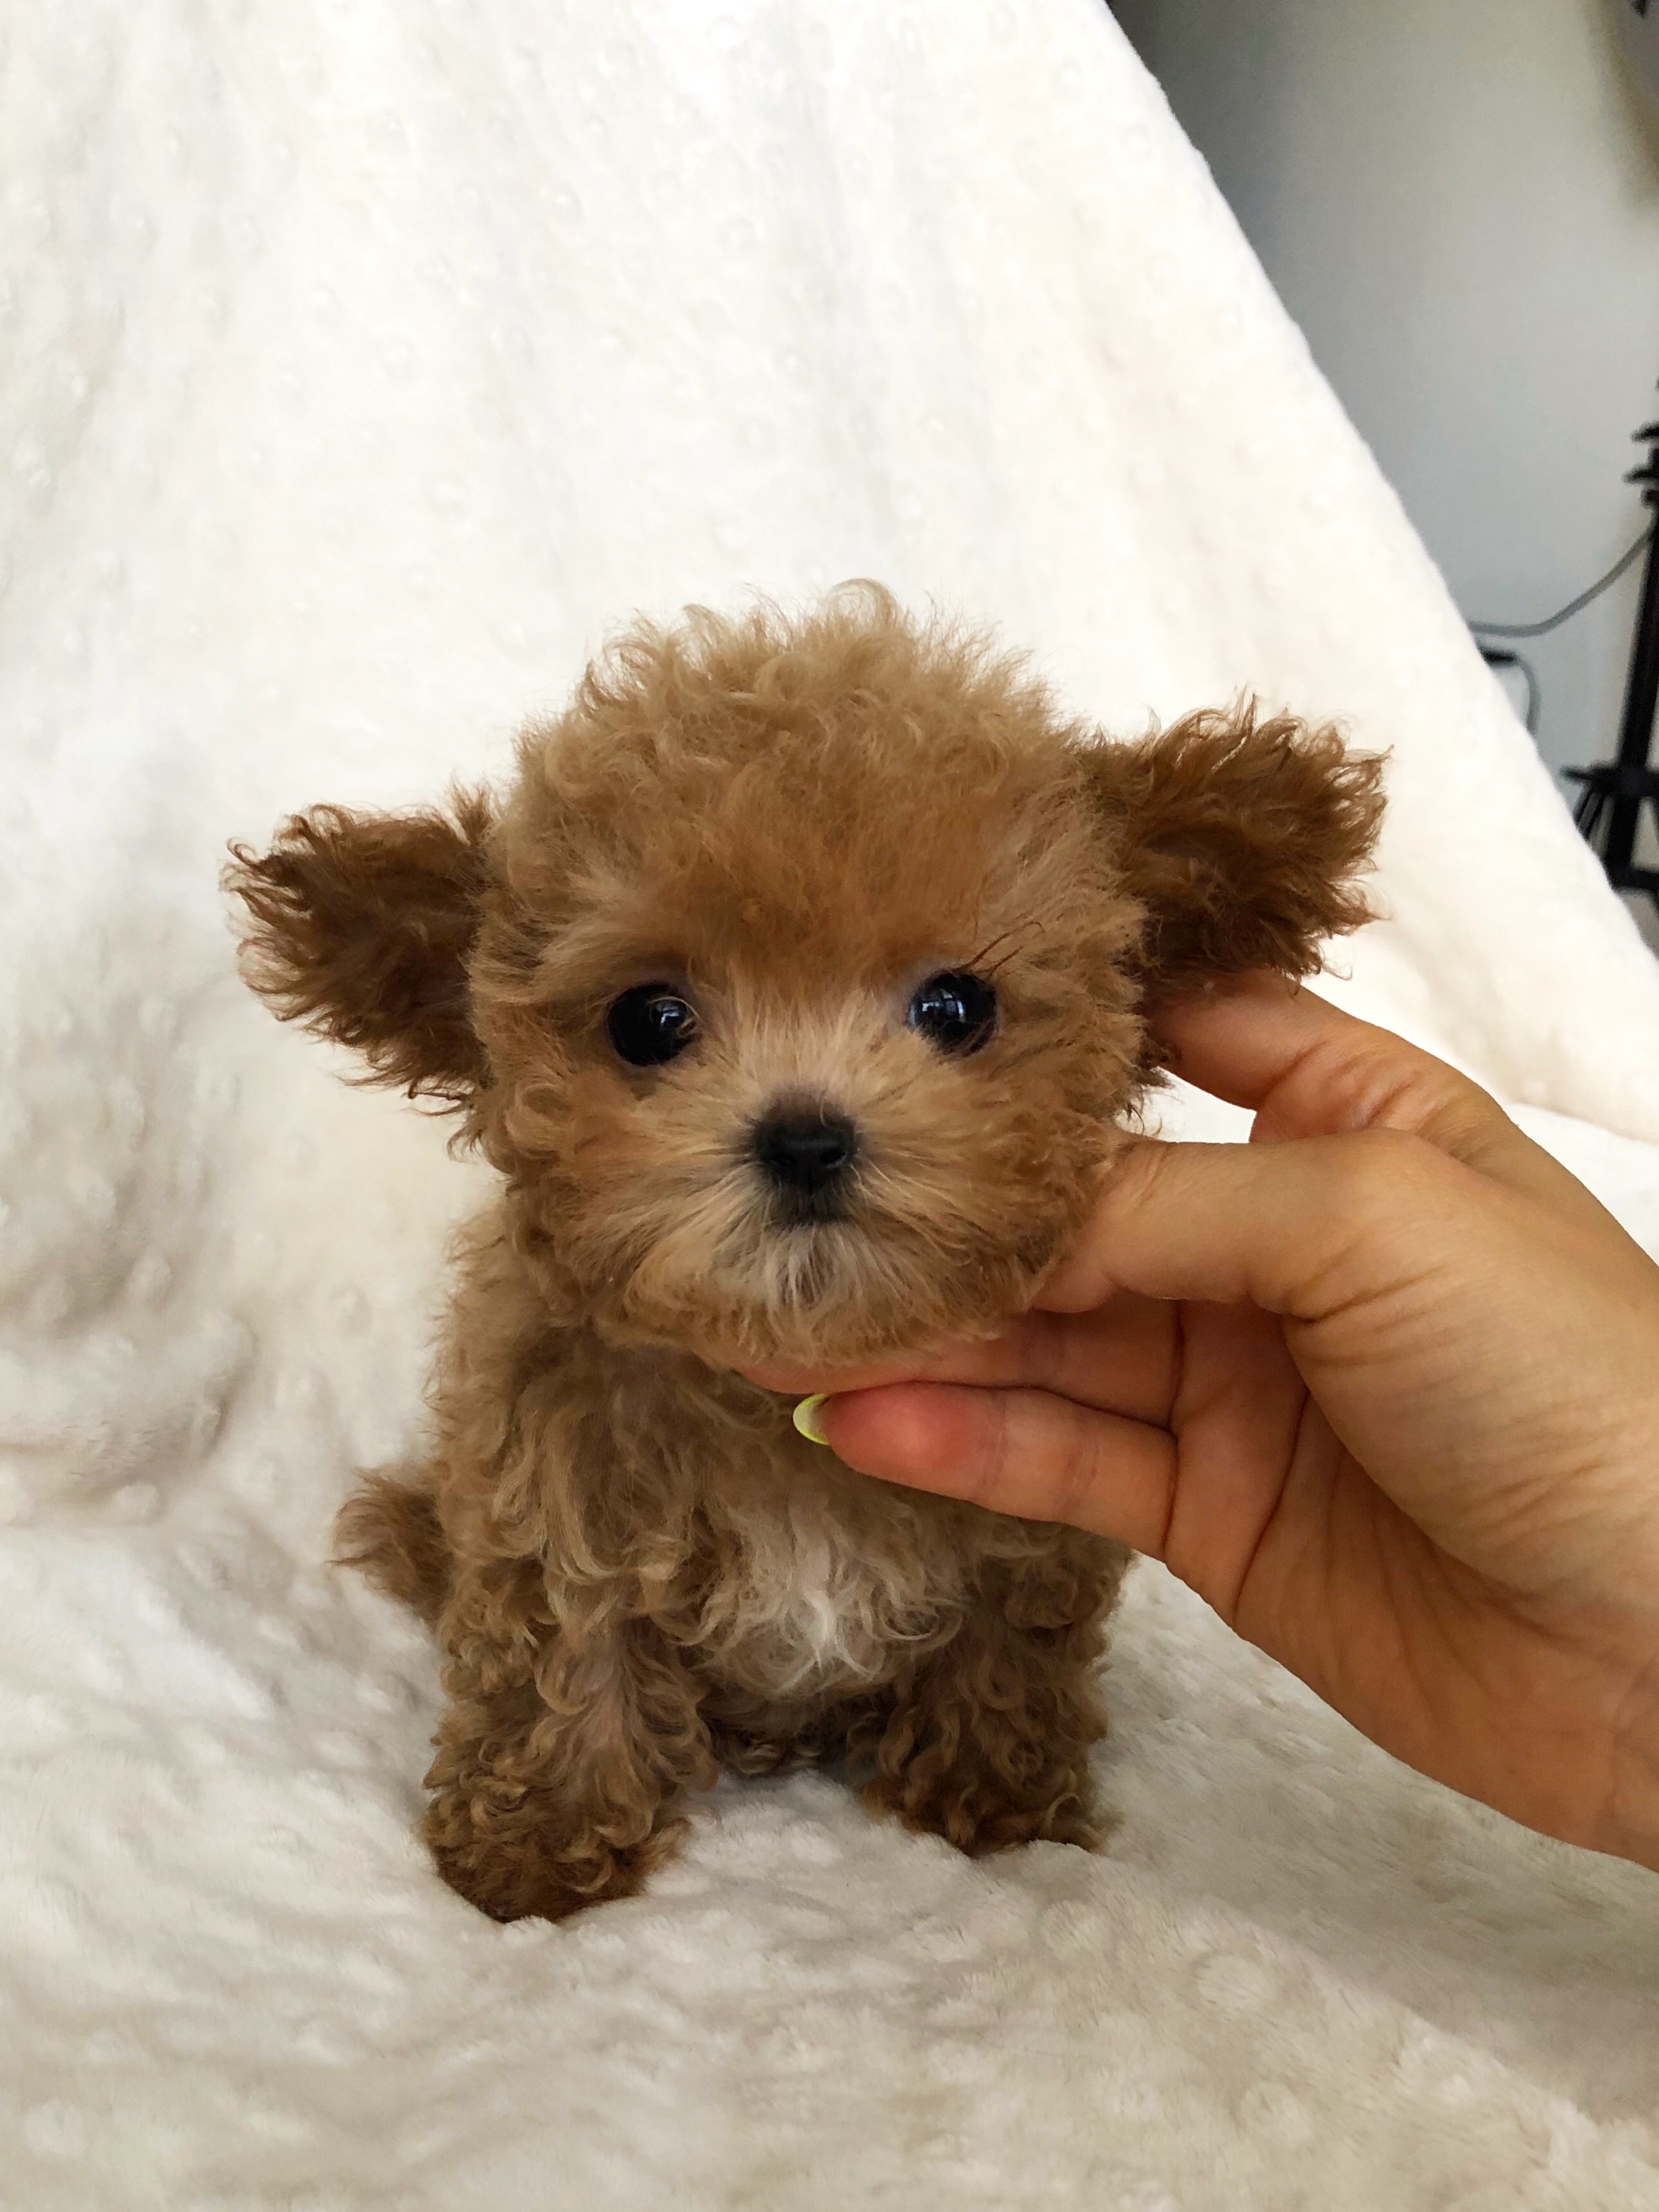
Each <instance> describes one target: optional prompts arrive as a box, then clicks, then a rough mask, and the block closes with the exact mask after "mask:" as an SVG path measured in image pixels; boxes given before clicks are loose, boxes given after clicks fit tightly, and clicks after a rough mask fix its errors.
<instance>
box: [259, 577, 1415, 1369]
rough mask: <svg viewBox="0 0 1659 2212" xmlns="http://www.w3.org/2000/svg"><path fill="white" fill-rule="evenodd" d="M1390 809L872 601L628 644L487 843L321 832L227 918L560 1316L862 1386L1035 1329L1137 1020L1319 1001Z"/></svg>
mask: <svg viewBox="0 0 1659 2212" xmlns="http://www.w3.org/2000/svg"><path fill="white" fill-rule="evenodd" d="M1377 786H1378V770H1377V767H1376V763H1373V762H1369V761H1362V760H1357V759H1354V758H1352V757H1349V756H1347V755H1346V754H1345V752H1344V751H1343V749H1342V747H1341V744H1340V741H1339V740H1338V739H1337V738H1336V737H1335V736H1334V734H1333V733H1332V732H1329V731H1310V730H1307V729H1305V728H1304V727H1302V726H1299V725H1297V724H1296V723H1293V722H1291V721H1289V720H1275V721H1271V722H1258V721H1256V720H1255V719H1254V717H1253V715H1252V714H1250V713H1249V712H1248V711H1246V712H1241V713H1238V714H1234V715H1231V716H1227V715H1221V714H1206V715H1197V716H1194V717H1192V718H1191V719H1189V720H1187V721H1185V722H1183V723H1181V724H1179V725H1177V726H1176V727H1174V728H1172V729H1170V730H1169V731H1166V732H1163V733H1162V734H1161V735H1159V736H1157V737H1153V738H1148V739H1146V740H1145V741H1144V742H1141V743H1138V744H1101V743H1098V742H1096V741H1093V740H1092V739H1091V737H1090V735H1089V733H1087V732H1084V731H1083V730H1081V729H1079V728H1078V727H1077V726H1073V725H1068V724H1066V722H1065V721H1063V720H1061V719H1060V717H1059V716H1058V715H1057V714H1056V713H1055V711H1054V708H1053V706H1052V705H1051V703H1050V702H1049V700H1048V697H1047V696H1046V695H1045V694H1044V692H1043V691H1042V689H1041V687H1040V686H1038V685H1036V684H1034V683H1032V682H1030V680H1028V679H1027V678H1025V677H1024V675H1023V674H1022V673H1021V671H1020V669H1019V667H1018V665H1017V664H1015V663H1012V662H1010V661H1007V660H1004V659H997V658H995V657H994V656H993V655H992V654H991V653H989V651H988V650H987V647H985V645H984V644H983V642H982V641H979V640H977V639H975V638H972V637H968V636H964V635H960V634H957V633H956V632H953V631H951V630H949V629H945V628H943V627H941V626H938V625H935V626H933V627H923V626H921V625H918V624H916V623H911V622H909V621H908V620H906V619H905V618H904V617H902V615H901V614H900V612H899V611H898V610H897V609H896V606H895V605H893V603H892V602H891V601H890V599H887V598H886V596H885V595H884V594H882V593H878V592H874V591H872V590H865V591H860V592H842V593H841V594H837V595H836V597H835V598H833V599H831V600H830V601H829V604H828V605H826V606H825V607H824V608H823V610H821V611H819V612H818V613H817V614H816V615H814V616H812V617H809V618H807V619H805V620H802V621H799V622H793V623H791V622H787V621H786V620H785V619H784V618H782V617H780V616H778V615H776V614H775V613H773V612H771V611H758V612H756V613H753V614H751V615H750V616H748V617H744V618H743V619H740V620H737V621H721V620H717V619H715V618H714V617H711V616H707V615H701V614H699V615H694V616H693V617H691V618H690V619H689V620H688V622H687V623H685V624H684V626H683V627H682V628H680V629H678V630H675V631H673V632H669V633H665V632H662V631H659V630H657V629H650V628H647V627H640V628H637V629H635V630H633V631H632V632H631V633H629V635H627V636H626V637H625V638H624V639H623V641H621V642H620V643H619V644H618V645H617V647H615V648H613V650H612V652H611V653H610V654H609V655H608V656H607V657H606V659H605V660H603V661H602V662H600V663H599V664H598V665H596V666H595V667H594V668H592V669H591V670H590V671H589V672H588V674H587V676H586V678H585V680H584V682H583V684H582V685H581V687H580V690H579V692H578V694H577V696H576V698H575V701H574V703H573V705H572V707H571V708H570V709H569V710H568V713H567V714H565V715H564V716H563V717H562V719H561V720H559V721H557V722H556V723H555V724H553V725H551V726H548V727H544V728H533V729H532V730H531V731H529V732H527V733H526V736H525V737H524V738H523V739H522V740H521V743H520V767H519V775H518V778H517V781H516V783H515V785H514V786H513V789H512V790H511V792H510V793H509V794H508V795H507V799H506V800H505V803H504V804H503V805H501V807H500V809H499V810H495V809H492V807H491V806H490V805H489V803H488V802H487V801H486V800H485V799H483V798H482V797H480V796H478V795H476V794H475V795H458V797H457V799H455V801H454V803H453V807H452V809H451V811H448V812H447V813H437V812H432V813H423V814H415V815H408V816H395V817H386V816H380V817H375V816H368V815H362V814H349V813H344V812H342V811H337V810H330V809H319V810H317V811H313V813H311V814H309V815H306V816H301V817H296V818H295V820H294V821H292V822H290V823H288V825H287V826H286V828H285V829H284V830H283V833H282V836H281V837H280V838H279V840H278V842H277V843H276V846H275V847H274V848H273V849H272V850H271V851H270V853H268V854H264V855H262V856H258V855H255V854H252V853H251V852H249V851H247V850H246V848H239V849H238V850H237V853H236V855H235V864H234V867H233V869H232V871H231V873H230V877H229V881H230V883H231V884H232V887H233V888H234V890H237V891H238V892H239V893H240V896H241V897H242V898H243V900H244V901H245V902H246V906H247V908H248V910H249V913H250V915H251V917H252V922H251V927H250V930H249V932H248V935H247V939H246V953H245V960H246V971H247V973H248V975H249V980H250V981H252V983H253V984H254V986H255V987H256V988H258V989H259V990H261V991H262V992H263V993H264V994H265V995H266V996H267V997H268V998H270V1000H271V1001H272V1002H273V1003H274V1004H275V1006H276V1009H277V1011H278V1012H281V1013H282V1014H283V1015H284V1016H285V1017H289V1018H301V1019H303V1020H305V1021H307V1023H308V1024H310V1025H311V1026H313V1028H316V1029H318V1030H321V1031H323V1032H324V1033H325V1034H327V1035H329V1036H334V1037H336V1038H337V1039H339V1040H340V1041H342V1042H345V1043H347V1044H349V1045H352V1046H354V1047H356V1048H357V1049H358V1050H359V1051H360V1052H361V1053H362V1054H363V1055H364V1056H365V1057H366V1059H367V1060H368V1065H369V1069H370V1072H371V1076H372V1078H373V1079H378V1080H381V1081H386V1082H390V1083H396V1084H398V1085H401V1086H403V1087H404V1088H405V1089H407V1090H408V1091H410V1093H411V1094H422V1093H424V1094H427V1095H429V1096H433V1097H437V1098H439V1099H441V1100H442V1101H443V1102H445V1103H447V1104H450V1105H452V1106H455V1107H458V1108H459V1109H461V1110H462V1111H464V1113H465V1115H466V1117H467V1126H468V1129H469V1132H470V1133H471V1135H472V1136H473V1137H475V1138H476V1139H477V1140H478V1141H479V1142H480V1143H481V1144H482V1145H483V1147H484V1149H485V1151H486V1152H487V1153H488V1155H489V1158H491V1159H492V1160H493V1161H494V1162H495V1164H496V1165H497V1166H498V1167H500V1168H501V1170H503V1171H504V1173H505V1174H506V1175H507V1178H508V1182H509V1202H510V1206H511V1208H512V1211H513V1223H514V1233H515V1236H516V1237H517V1238H518V1240H519V1243H520V1248H521V1249H523V1250H524V1251H525V1252H526V1255H527V1256H529V1257H530V1258H531V1259H532V1261H533V1262H534V1263H535V1264H536V1265H537V1266H538V1269H539V1271H540V1273H541V1276H542V1279H543V1280H544V1284H545V1285H546V1289H547V1294H548V1297H549V1299H550V1304H551V1306H552V1307H553V1308H554V1309H555V1310H556V1311H559V1312H561V1313H562V1314H563V1315H565V1316H570V1315H574V1314H575V1313H578V1312H580V1313H583V1314H586V1316H588V1317H590V1318H591V1319H592V1320H593V1321H594V1322H596V1323H597V1324H598V1325H599V1327H600V1328H603V1329H604V1330H605V1332H606V1333H607V1334H611V1336H613V1337H615V1338H617V1339H619V1340H644V1341H654V1342H668V1343H672V1344H675V1345H678V1346H682V1347H684V1348H685V1349H688V1350H691V1351H694V1352H697V1353H699V1354H701V1355H702V1356H703V1357H704V1358H708V1359H710V1360H714V1361H716V1362H719V1363H721V1364H727V1363H729V1364H740V1363H741V1364H754V1363H756V1362H759V1361H763V1360H772V1359H787V1360H791V1361H796V1362H811V1363H817V1364H832V1365H833V1364H848V1363H850V1362H853V1361H855V1360H861V1359H865V1358H872V1357H875V1356H878V1355H880V1354H882V1353H884V1352H890V1351H894V1350H896V1349H898V1348H901V1347H902V1346H912V1345H915V1344H919V1343H921V1342H922V1341H924V1340H927V1339H928V1338H930V1337H933V1336H937V1335H939V1334H945V1333H957V1332H961V1331H965V1330H973V1329H977V1328H988V1327H990V1326H992V1325H994V1323H995V1322H997V1321H998V1320H999V1319H1000V1318H1002V1317H1004V1316H1007V1315H1008V1314H1010V1313H1011V1312H1012V1311H1015V1310H1018V1309H1019V1308H1020V1307H1021V1306H1022V1305H1023V1304H1024V1303H1026V1302H1027V1300H1028V1299H1029V1298H1030V1295H1031V1293H1032V1291H1033V1290H1034V1289H1035V1288H1036V1285H1037V1283H1038V1281H1039V1280H1040V1279H1041V1277H1042V1273H1043V1272H1044V1271H1045V1269H1046V1268H1047V1267H1048V1266H1049V1265H1050V1263H1051V1262H1052V1261H1053V1260H1054V1257H1055V1255H1056V1253H1057V1251H1058V1249H1060V1245H1061V1244H1062V1243H1063V1242H1064V1240H1065V1238H1066V1234H1067V1231H1069V1230H1070V1229H1071V1228H1072V1227H1073V1225H1075V1224H1076V1222H1077V1221H1078V1219H1079V1217H1080V1215H1081V1213H1082V1212H1083V1210H1084V1208H1085V1206H1086V1205H1087V1203H1088V1199H1089V1194H1090V1190H1091V1185H1092V1183H1093V1181H1094V1179H1095V1177H1096V1176H1097V1173H1098V1171H1099V1169H1100V1166H1101V1164H1102V1163H1103V1160H1104V1159H1105V1158H1107V1157H1108V1156H1109V1153H1110V1152H1111V1150H1112V1148H1113V1146H1114V1144H1115V1140H1116V1133H1117V1131H1118V1129H1119V1127H1120V1126H1121V1120H1122V1117H1123V1116H1124V1115H1125V1113H1126V1111H1127V1109H1129V1108H1131V1107H1132V1106H1133V1103H1134V1102H1135V1100H1136V1099H1137V1097H1138V1096H1139V1093H1140V1091H1142V1089H1143V1088H1144V1087H1145V1085H1146V1081H1147V1080H1148V1079H1149V1077H1150V1075H1151V1073H1152V1058H1151V1056H1150V1054H1149V1048H1148V1044H1147V1041H1146V1030H1145V1027H1144V1024H1143V1013H1144V1010H1145V1008H1146V1005H1147V1004H1148V1002H1149V1001H1150V1000H1153V999H1155V998H1156V997H1158V996H1159V995H1164V994H1174V993H1176V992H1179V991H1181V990H1182V989H1187V988H1190V987H1194V986H1195V985H1197V984H1199V983H1200V982H1202V981H1206V980H1207V979H1211V978H1213V977H1217V976H1221V975H1228V974H1232V973H1237V972H1240V971H1242V970H1243V969H1248V968H1256V967H1268V968H1276V969H1279V970H1281V971H1282V972H1284V973H1285V974H1288V975H1299V974H1304V973H1306V972H1308V971H1310V969H1313V968H1315V967H1316V965H1317V963H1318V948H1319V945H1320V944H1321V942H1322V939H1325V938H1326V937H1328V936H1329V935H1330V934H1331V933H1334V932H1336V931H1340V930H1344V929H1349V928H1352V927H1355V926H1356V925H1357V924H1358V922H1360V921H1363V920H1364V905H1363V903H1362V902H1361V900H1360V898H1359V896H1358V894H1357V892H1356V890H1355V889H1354V884H1353V878H1354V877H1355V875H1356V873H1357V872H1358V870H1359V869H1360V868H1361V867H1362V866H1363V865H1364V860H1365V859H1366V856H1367V854H1368V852H1369V849H1370V843H1371V841H1372V838H1373V836H1374V834H1375V830H1376V823H1377V818H1378V814H1379V811H1380V805H1381V801H1380V799H1379V796H1378V788H1377Z"/></svg>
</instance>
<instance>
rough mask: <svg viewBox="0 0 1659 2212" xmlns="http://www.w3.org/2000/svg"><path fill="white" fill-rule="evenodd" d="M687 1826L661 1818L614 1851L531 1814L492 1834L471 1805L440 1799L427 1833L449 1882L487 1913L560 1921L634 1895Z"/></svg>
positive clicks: (431, 1812) (497, 1916)
mask: <svg viewBox="0 0 1659 2212" xmlns="http://www.w3.org/2000/svg"><path fill="white" fill-rule="evenodd" d="M684 1826H685V1823H684V1820H668V1821H665V1822H663V1823H662V1824H661V1826H659V1827H658V1828H656V1829H655V1830H653V1832H652V1833H651V1835H649V1836H648V1837H647V1838H646V1840H645V1841H644V1842H643V1843H642V1844H633V1845H631V1846H629V1847H627V1848H625V1849H620V1850H619V1849H617V1848H616V1847H614V1846H612V1845H611V1844H606V1843H605V1842H604V1841H603V1840H602V1839H600V1838H598V1837H593V1836H587V1837H581V1836H576V1837H573V1836H571V1835H569V1834H568V1833H565V1834H561V1833H560V1832H558V1828H557V1825H556V1823H555V1822H551V1821H550V1822H547V1823H544V1824H538V1823H537V1822H536V1821H535V1820H533V1818H532V1819H528V1820H522V1821H515V1822H514V1823H513V1824H512V1825H511V1826H509V1827H507V1828H506V1829H504V1830H501V1831H498V1832H493V1833H492V1832H489V1830H487V1829H484V1830H481V1829H480V1828H479V1827H478V1826H476V1825H475V1823H474V1820H473V1818H472V1815H471V1808H470V1807H465V1806H461V1807H457V1806H456V1805H454V1804H453V1803H452V1804H446V1803H445V1802H443V1801H442V1800H438V1801H437V1802H435V1803H434V1804H433V1806H432V1807H431V1808H430V1810H429V1811H428V1814H427V1817H426V1839H427V1843H428V1847H429V1848H430V1850H431V1852H432V1857H433V1862H434V1863H435V1866H436V1867H437V1869H438V1872H439V1873H440V1874H441V1875H442V1876H443V1878H444V1880H445V1881H447V1883H448V1884H449V1887H451V1888H452V1889H453V1890H454V1891H455V1892H456V1893H458V1894H459V1896H462V1897H464V1898H465V1899H466V1901H467V1903H468V1904H469V1905H477V1908H478V1910H479V1911H480V1912H487V1913H488V1914H489V1917H490V1918H491V1919H492V1920H564V1919H568V1917H569V1916H570V1915H571V1914H572V1913H573V1912H580V1911H581V1909H582V1907H583V1906H584V1905H602V1904H604V1903H605V1901H606V1900H607V1899H610V1898H613V1897H631V1896H632V1895H633V1894H634V1893H635V1891H636V1890H638V1889H639V1888H640V1887H641V1886H642V1885H643V1883H644V1882H645V1880H646V1878H647V1875H649V1874H650V1873H651V1872H652V1870H653V1869H654V1868H656V1867H658V1866H660V1865H661V1863H662V1862H663V1861H664V1860H665V1859H666V1858H668V1857H671V1856H672V1854H673V1851H674V1850H675V1848H676V1846H677V1845H678V1841H679V1836H680V1832H681V1831H682V1830H683V1829H684Z"/></svg>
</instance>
